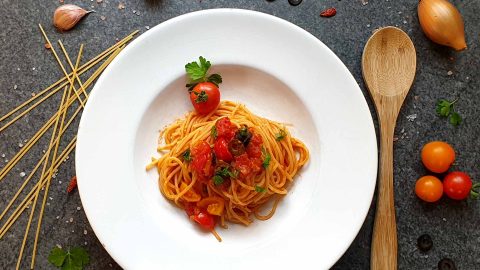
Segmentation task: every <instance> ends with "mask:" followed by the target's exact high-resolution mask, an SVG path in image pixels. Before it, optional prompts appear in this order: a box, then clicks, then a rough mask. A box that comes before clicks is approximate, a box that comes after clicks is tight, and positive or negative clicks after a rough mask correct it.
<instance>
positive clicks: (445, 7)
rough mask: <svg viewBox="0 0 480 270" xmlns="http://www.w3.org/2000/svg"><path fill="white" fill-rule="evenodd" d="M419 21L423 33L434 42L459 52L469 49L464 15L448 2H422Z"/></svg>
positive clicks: (432, 0) (426, 0)
mask: <svg viewBox="0 0 480 270" xmlns="http://www.w3.org/2000/svg"><path fill="white" fill-rule="evenodd" d="M418 19H419V20H420V26H421V27H422V30H423V32H424V33H425V35H426V36H427V37H428V38H429V39H431V40H432V41H433V42H435V43H438V44H441V45H445V46H449V47H452V48H454V49H455V50H457V51H461V50H463V49H466V48H467V44H466V42H465V27H464V24H463V19H462V15H461V14H460V12H459V11H458V10H457V8H455V6H454V5H452V4H451V3H450V2H448V1H447V0H420V2H419V3H418Z"/></svg>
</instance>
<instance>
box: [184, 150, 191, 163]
mask: <svg viewBox="0 0 480 270" xmlns="http://www.w3.org/2000/svg"><path fill="white" fill-rule="evenodd" d="M182 158H183V160H185V161H186V162H190V161H192V156H191V152H190V149H187V150H185V152H183V154H182Z"/></svg>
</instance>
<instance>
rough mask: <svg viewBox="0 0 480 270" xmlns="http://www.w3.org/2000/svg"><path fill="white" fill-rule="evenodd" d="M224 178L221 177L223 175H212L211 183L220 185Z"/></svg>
mask: <svg viewBox="0 0 480 270" xmlns="http://www.w3.org/2000/svg"><path fill="white" fill-rule="evenodd" d="M224 181H225V180H224V179H223V177H221V176H220V175H214V176H213V183H214V184H215V185H216V186H218V185H221V184H223V182H224Z"/></svg>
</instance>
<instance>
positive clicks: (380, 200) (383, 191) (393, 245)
mask: <svg viewBox="0 0 480 270" xmlns="http://www.w3.org/2000/svg"><path fill="white" fill-rule="evenodd" d="M387 119H388V117H387ZM394 129H395V120H392V119H388V121H381V124H380V164H379V165H380V167H379V178H378V185H377V209H376V213H375V223H374V225H373V238H372V251H371V258H370V268H371V269H372V270H395V269H397V224H396V222H395V205H394V200H393V133H394Z"/></svg>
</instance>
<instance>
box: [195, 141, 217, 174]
mask: <svg viewBox="0 0 480 270" xmlns="http://www.w3.org/2000/svg"><path fill="white" fill-rule="evenodd" d="M191 155H192V162H191V163H190V166H191V167H192V169H193V170H194V171H196V172H197V174H198V175H199V176H200V177H203V178H208V177H210V176H211V175H212V174H213V169H214V168H213V166H212V149H211V148H210V145H209V144H208V143H207V142H206V141H199V142H198V143H197V144H195V145H194V146H193V147H192V150H191Z"/></svg>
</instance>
